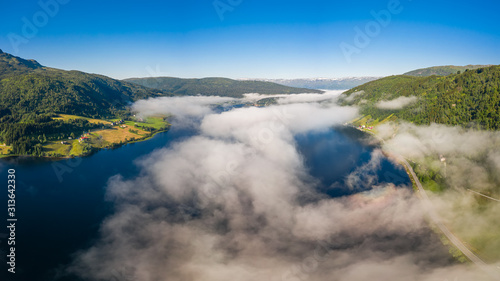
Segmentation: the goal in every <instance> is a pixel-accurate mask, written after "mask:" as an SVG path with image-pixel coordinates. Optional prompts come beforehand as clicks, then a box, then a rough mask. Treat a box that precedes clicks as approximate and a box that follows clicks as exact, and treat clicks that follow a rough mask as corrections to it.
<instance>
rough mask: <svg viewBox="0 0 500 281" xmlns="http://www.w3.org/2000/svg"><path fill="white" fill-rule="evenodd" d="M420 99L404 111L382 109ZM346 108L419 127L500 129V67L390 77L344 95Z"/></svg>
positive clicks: (342, 99) (374, 117) (374, 118)
mask: <svg viewBox="0 0 500 281" xmlns="http://www.w3.org/2000/svg"><path fill="white" fill-rule="evenodd" d="M410 96H414V97H417V98H418V100H417V101H416V102H414V103H411V104H409V105H407V106H406V107H403V108H401V109H392V110H388V109H381V108H379V107H378V106H377V103H379V102H380V101H387V100H394V99H396V98H398V97H410ZM340 101H341V103H342V104H343V105H358V106H360V108H361V114H363V115H365V116H371V118H372V119H373V120H376V119H378V120H383V119H385V118H387V117H389V116H391V114H393V116H396V117H397V118H399V119H402V120H406V121H409V122H412V123H415V124H417V125H422V124H423V125H427V124H430V123H440V124H447V125H459V126H463V127H467V128H476V129H484V130H499V129H500V66H491V67H486V68H479V69H474V70H466V71H464V72H460V71H458V72H457V73H456V74H452V75H448V76H428V77H414V76H406V75H399V76H390V77H386V78H382V79H379V80H376V81H372V82H369V83H366V84H364V85H362V86H359V87H356V88H354V89H351V90H349V91H346V92H345V93H343V96H342V98H341V100H340Z"/></svg>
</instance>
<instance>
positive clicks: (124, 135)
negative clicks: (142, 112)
mask: <svg viewBox="0 0 500 281" xmlns="http://www.w3.org/2000/svg"><path fill="white" fill-rule="evenodd" d="M133 124H134V123H133V122H132V125H129V124H128V123H127V122H126V123H125V124H123V126H126V127H125V128H122V127H119V126H115V127H113V128H112V129H105V130H99V131H94V132H92V133H91V140H93V139H94V138H97V137H98V136H102V139H103V140H104V141H105V142H107V143H110V144H115V143H120V142H126V141H130V140H136V139H139V138H143V137H145V136H147V135H149V132H146V131H143V130H141V129H138V128H135V127H134V125H133ZM120 126H122V125H120ZM131 130H133V131H137V133H133V132H131Z"/></svg>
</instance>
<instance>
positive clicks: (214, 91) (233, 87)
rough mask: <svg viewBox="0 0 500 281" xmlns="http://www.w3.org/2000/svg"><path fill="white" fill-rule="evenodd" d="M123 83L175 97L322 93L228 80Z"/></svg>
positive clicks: (161, 79)
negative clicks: (171, 94)
mask: <svg viewBox="0 0 500 281" xmlns="http://www.w3.org/2000/svg"><path fill="white" fill-rule="evenodd" d="M124 81H127V82H132V83H136V84H138V85H142V86H145V87H149V88H154V89H160V90H164V91H166V92H170V93H173V94H176V95H183V96H184V95H188V96H189V95H191V96H192V95H205V96H226V97H235V98H241V97H243V94H246V93H259V94H263V95H269V94H299V93H322V91H319V90H312V89H304V88H293V87H287V86H283V85H278V84H276V83H271V82H262V81H238V80H232V79H228V78H202V79H182V78H174V77H151V78H130V79H125V80H124Z"/></svg>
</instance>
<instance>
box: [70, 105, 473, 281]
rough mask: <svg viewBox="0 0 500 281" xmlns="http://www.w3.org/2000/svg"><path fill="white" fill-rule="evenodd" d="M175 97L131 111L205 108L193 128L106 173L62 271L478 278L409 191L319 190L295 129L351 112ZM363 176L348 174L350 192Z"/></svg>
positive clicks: (143, 275) (182, 276)
mask: <svg viewBox="0 0 500 281" xmlns="http://www.w3.org/2000/svg"><path fill="white" fill-rule="evenodd" d="M314 98H315V97H313V96H312V99H314ZM182 99H183V98H179V100H175V99H174V100H173V104H169V101H172V99H168V100H167V99H164V100H160V101H158V102H157V101H156V100H153V101H148V102H141V103H140V104H138V105H136V106H135V107H134V108H135V109H137V110H148V111H149V112H165V110H164V109H163V108H166V110H167V111H169V112H176V113H177V114H180V115H186V114H187V115H190V116H201V117H202V120H201V125H200V130H199V135H197V136H194V137H191V138H189V139H187V140H183V141H182V142H179V143H176V144H174V145H172V146H171V147H169V148H165V149H162V150H161V151H157V152H155V154H153V155H151V156H149V157H148V158H145V159H143V160H142V161H141V162H140V166H141V168H142V171H143V173H142V174H141V176H139V177H137V178H135V179H132V180H124V179H123V178H122V177H120V176H116V177H113V178H112V179H110V181H109V186H108V197H109V199H110V200H113V201H114V202H115V204H116V212H115V214H113V215H112V216H111V217H109V218H108V219H106V220H105V221H104V223H103V225H102V227H101V237H100V239H99V240H98V241H97V242H96V244H95V245H93V246H92V247H90V248H89V249H87V250H85V251H83V252H81V253H79V254H78V255H77V256H76V259H75V261H74V263H73V264H72V266H71V267H70V269H69V271H71V272H74V273H77V274H79V275H80V276H82V277H84V278H89V279H91V280H99V279H111V278H113V276H114V274H116V273H113V272H116V271H120V270H126V271H127V272H128V273H127V276H125V277H129V278H130V279H129V280H138V281H149V280H166V279H168V280H173V281H176V280H182V281H183V280H204V281H212V280H214V281H215V280H217V281H224V280H228V281H229V280H231V281H232V280H236V281H240V280H245V281H246V280H248V281H250V280H252V281H253V280H311V281H314V280H350V281H356V280H367V279H368V278H370V279H375V280H384V279H386V280H429V281H430V280H444V279H453V277H454V276H459V277H460V278H466V279H468V280H478V278H481V276H480V275H479V277H478V273H477V272H474V270H472V269H470V268H468V267H462V266H455V265H452V264H449V263H448V256H447V255H448V253H447V251H446V250H444V251H443V248H442V246H441V244H440V242H439V239H437V238H436V236H434V235H433V233H432V232H431V231H430V230H429V229H428V227H427V225H426V222H425V220H424V216H423V214H422V211H421V209H422V208H421V205H420V201H419V200H418V198H416V197H415V196H413V195H412V192H411V190H409V189H405V188H395V187H394V186H393V185H387V186H377V187H374V188H373V190H371V191H368V192H364V193H358V194H355V195H352V196H347V197H342V198H329V197H327V196H326V195H325V194H323V193H321V192H319V191H318V190H316V188H315V185H314V181H313V180H312V179H311V177H310V176H309V174H308V171H307V167H305V165H304V162H303V157H302V155H301V154H300V153H299V152H298V150H297V147H296V143H295V141H294V138H293V136H294V134H297V133H306V132H309V131H312V130H325V129H328V128H329V127H330V126H332V125H334V124H341V123H343V122H345V121H347V120H349V119H352V117H353V116H354V115H355V114H356V112H357V111H356V110H355V109H353V108H339V107H337V106H334V105H332V104H320V103H310V102H311V101H312V100H311V99H302V98H300V99H301V100H300V102H299V103H294V104H285V105H278V106H271V107H266V108H254V107H250V108H239V109H233V110H230V111H228V112H223V113H221V114H215V113H213V112H211V111H210V110H209V109H207V108H206V107H207V106H208V104H210V103H211V102H213V101H214V100H211V101H210V102H208V100H203V99H202V100H200V99H199V98H198V99H197V98H194V99H193V98H186V100H182ZM215 100H217V101H221V100H219V99H215ZM306 100H307V103H304V102H306ZM319 100H322V99H319V98H318V100H317V101H319ZM295 101H296V102H298V100H295ZM161 102H165V104H162V105H161V106H160V105H159V104H160V103H161ZM193 102H194V103H195V104H196V105H194V108H193V107H192V106H193V104H192V103H193ZM157 105H158V106H157ZM183 107H185V108H186V109H183ZM184 110H186V111H187V113H186V112H185V111H184ZM415 142H416V141H415ZM424 146H425V145H424ZM380 157H381V154H380V152H378V151H375V152H374V157H373V162H370V163H368V164H367V165H366V166H364V167H362V168H361V169H365V170H370V169H376V168H377V167H378V160H379V159H380ZM360 173H362V171H360V170H357V171H355V172H354V173H353V174H351V175H350V176H348V178H349V180H348V182H350V185H351V186H352V187H353V188H355V186H356V184H357V183H356V178H357V177H358V178H359V174H360ZM438 261H439V262H438ZM122 279H124V280H127V279H125V278H122Z"/></svg>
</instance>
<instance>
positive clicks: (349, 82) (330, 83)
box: [257, 77, 381, 90]
mask: <svg viewBox="0 0 500 281" xmlns="http://www.w3.org/2000/svg"><path fill="white" fill-rule="evenodd" d="M380 78H381V77H348V78H309V79H306V78H304V79H257V80H258V81H266V82H273V83H277V84H280V85H285V86H289V87H299V88H307V89H322V90H346V89H351V88H354V87H357V86H359V85H363V84H365V83H367V82H370V81H373V80H377V79H380Z"/></svg>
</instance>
